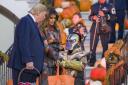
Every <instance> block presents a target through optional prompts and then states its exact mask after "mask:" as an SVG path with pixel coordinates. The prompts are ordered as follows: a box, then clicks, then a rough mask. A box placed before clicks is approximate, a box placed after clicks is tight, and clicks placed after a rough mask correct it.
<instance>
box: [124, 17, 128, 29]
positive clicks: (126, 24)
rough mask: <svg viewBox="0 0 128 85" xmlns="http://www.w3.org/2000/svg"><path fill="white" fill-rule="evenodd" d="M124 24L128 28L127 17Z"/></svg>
mask: <svg viewBox="0 0 128 85" xmlns="http://www.w3.org/2000/svg"><path fill="white" fill-rule="evenodd" d="M124 24H125V28H126V29H128V19H125V21H124Z"/></svg>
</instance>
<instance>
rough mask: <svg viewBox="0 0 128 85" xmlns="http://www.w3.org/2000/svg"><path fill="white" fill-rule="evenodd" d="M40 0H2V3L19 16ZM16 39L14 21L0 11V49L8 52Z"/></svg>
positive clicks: (0, 1)
mask: <svg viewBox="0 0 128 85" xmlns="http://www.w3.org/2000/svg"><path fill="white" fill-rule="evenodd" d="M39 1H40V0H0V5H1V6H3V7H5V8H6V9H8V10H10V11H11V12H12V13H13V14H15V15H16V16H17V17H18V18H21V17H23V16H24V15H26V14H27V13H28V11H29V10H30V9H31V7H32V6H33V5H34V4H35V3H38V2H39ZM13 40H14V23H13V22H12V21H10V20H9V19H8V18H6V17H5V16H4V15H2V14H1V13H0V51H3V52H6V51H7V49H8V48H9V47H10V46H11V44H12V43H13Z"/></svg>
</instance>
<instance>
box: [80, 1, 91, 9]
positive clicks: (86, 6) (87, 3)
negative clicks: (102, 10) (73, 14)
mask: <svg viewBox="0 0 128 85" xmlns="http://www.w3.org/2000/svg"><path fill="white" fill-rule="evenodd" d="M91 5H92V2H91V1H90V0H80V10H81V11H89V10H90V8H91Z"/></svg>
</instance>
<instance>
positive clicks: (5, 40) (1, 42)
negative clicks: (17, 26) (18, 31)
mask: <svg viewBox="0 0 128 85" xmlns="http://www.w3.org/2000/svg"><path fill="white" fill-rule="evenodd" d="M13 38H14V24H13V22H12V21H10V20H9V19H8V18H6V17H5V16H3V15H1V14H0V50H1V51H3V52H5V51H6V50H7V49H8V48H9V47H10V45H11V44H12V43H13Z"/></svg>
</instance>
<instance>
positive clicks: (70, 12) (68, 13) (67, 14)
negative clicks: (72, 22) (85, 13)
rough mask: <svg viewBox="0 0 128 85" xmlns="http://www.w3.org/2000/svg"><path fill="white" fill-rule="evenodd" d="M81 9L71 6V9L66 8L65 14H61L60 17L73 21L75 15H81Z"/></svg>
mask: <svg viewBox="0 0 128 85" xmlns="http://www.w3.org/2000/svg"><path fill="white" fill-rule="evenodd" d="M79 12H80V11H79V9H78V7H77V6H75V5H73V6H70V7H67V8H64V10H63V12H62V13H61V14H60V16H61V17H62V18H63V19H71V18H72V16H73V15H74V14H75V13H79Z"/></svg>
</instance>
